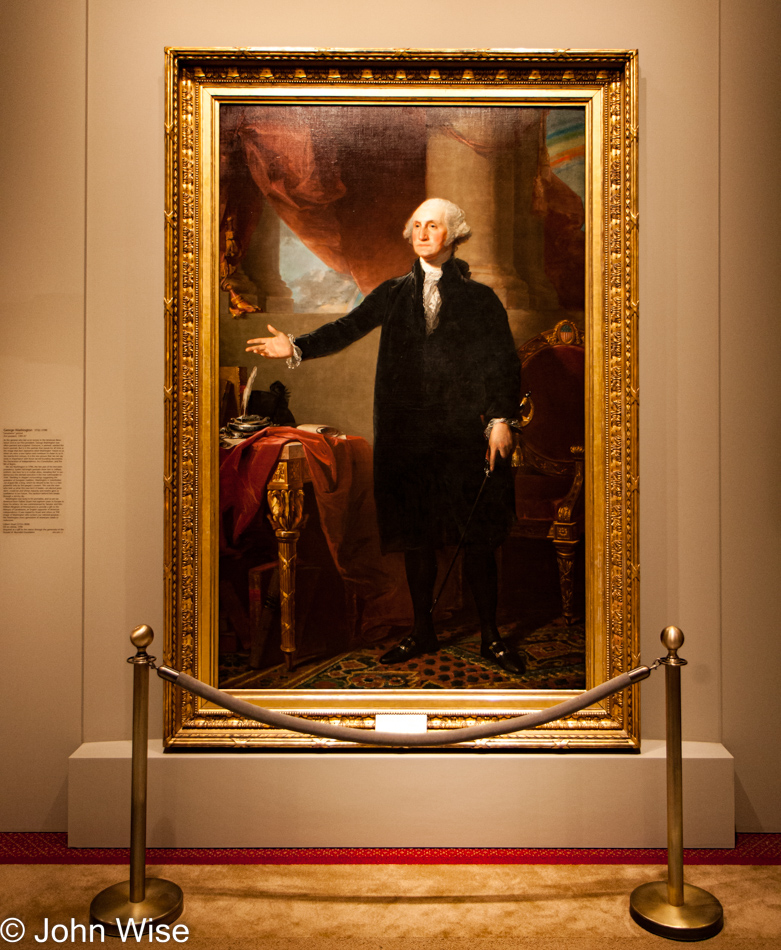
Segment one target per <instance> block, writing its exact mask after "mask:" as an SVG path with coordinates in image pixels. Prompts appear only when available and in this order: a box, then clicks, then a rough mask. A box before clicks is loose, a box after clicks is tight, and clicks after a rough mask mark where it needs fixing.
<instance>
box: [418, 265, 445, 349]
mask: <svg viewBox="0 0 781 950" xmlns="http://www.w3.org/2000/svg"><path fill="white" fill-rule="evenodd" d="M420 266H421V267H422V268H423V310H424V312H425V314H426V336H430V335H431V334H432V333H433V332H434V330H436V328H437V327H438V326H439V308H440V307H441V306H442V298H441V297H440V296H439V287H438V286H437V285H438V283H439V278H440V277H441V276H442V268H441V267H434V265H433V264H428V263H427V262H426V261H424V260H423V258H422V257H421V258H420Z"/></svg>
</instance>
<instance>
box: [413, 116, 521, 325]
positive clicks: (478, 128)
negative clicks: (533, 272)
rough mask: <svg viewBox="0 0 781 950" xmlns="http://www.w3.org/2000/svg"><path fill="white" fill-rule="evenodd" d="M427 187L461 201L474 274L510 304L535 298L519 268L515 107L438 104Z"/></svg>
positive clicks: (509, 306)
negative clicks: (446, 106)
mask: <svg viewBox="0 0 781 950" xmlns="http://www.w3.org/2000/svg"><path fill="white" fill-rule="evenodd" d="M432 115H434V116H436V118H437V120H438V122H437V124H436V125H432V126H430V128H429V135H428V145H427V154H426V192H427V195H428V197H430V198H447V199H449V200H450V201H454V202H455V203H456V204H457V205H460V206H461V207H462V208H463V209H464V211H465V212H466V218H467V221H468V222H469V224H470V226H471V228H472V237H471V238H470V239H469V242H468V244H467V245H466V248H465V250H464V255H463V256H464V258H465V259H466V260H468V261H469V266H470V268H471V271H472V277H473V278H474V279H475V280H478V281H480V282H481V283H484V284H488V286H489V287H492V288H493V289H494V290H495V291H496V293H497V295H498V296H499V298H500V300H501V301H502V303H503V304H504V305H505V307H506V308H507V309H508V310H516V309H519V308H525V307H527V306H528V304H529V294H528V289H527V287H526V284H525V282H524V281H523V280H521V278H520V277H519V276H518V273H517V271H516V269H515V260H514V252H513V243H514V232H515V221H514V219H515V213H516V200H515V181H516V173H515V165H516V149H515V135H516V133H515V110H504V109H497V110H494V109H488V108H486V109H452V110H447V111H445V110H439V109H437V110H432Z"/></svg>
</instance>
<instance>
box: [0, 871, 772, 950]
mask: <svg viewBox="0 0 781 950" xmlns="http://www.w3.org/2000/svg"><path fill="white" fill-rule="evenodd" d="M665 872H666V868H661V867H659V866H650V867H649V866H641V867H637V866H626V865H613V866H611V865H575V866H566V865H558V866H547V865H526V866H518V865H514V866H508V865H457V866H453V865H447V866H444V865H423V866H421V865H418V866H408V865H406V866H405V865H371V866H366V865H360V866H359V865H335V866H323V865H296V866H268V865H266V866H257V865H253V866H247V865H239V866H229V867H225V866H222V867H211V866H193V865H184V866H182V865H179V866H176V865H168V866H165V867H150V868H148V874H149V875H150V876H157V877H163V878H167V879H169V880H172V881H175V882H176V883H177V884H179V886H180V887H181V888H182V890H183V891H184V895H185V910H184V914H183V915H182V917H181V918H180V921H179V922H180V923H183V924H186V926H187V927H188V930H189V934H190V936H189V939H188V940H187V942H186V943H179V944H176V943H174V942H173V941H170V942H169V943H168V944H167V945H166V946H167V947H169V948H171V947H175V946H185V947H189V948H193V950H201V948H209V950H223V948H226V950H227V948H231V950H233V948H236V950H242V948H254V950H283V948H284V950H287V948H290V950H299V948H305V947H306V948H323V950H397V948H398V950H400V948H404V950H416V948H419V947H420V948H429V947H431V948H442V950H444V948H449V950H450V948H456V950H461V948H471V947H476V948H489V947H490V948H496V950H505V948H507V950H509V948H514V950H516V948H522V950H525V948H534V950H570V948H577V950H613V948H623V947H628V948H630V950H634V948H637V950H640V948H644V947H664V946H671V945H672V944H671V942H670V941H665V940H663V939H661V938H659V937H654V936H652V935H651V934H648V933H646V932H645V931H644V930H642V929H641V928H639V927H638V926H637V925H636V924H635V923H634V922H633V921H632V919H631V918H630V916H629V912H628V903H629V894H630V893H631V891H632V890H633V888H634V887H636V886H637V885H638V884H642V883H645V882H646V881H653V880H658V879H661V878H663V877H664V875H665ZM126 879H127V868H126V867H122V866H117V865H87V866H81V867H79V866H62V865H6V866H3V867H0V887H1V893H2V895H3V897H2V904H3V912H2V917H0V919H5V918H7V917H11V916H13V917H17V918H19V919H20V920H22V921H23V922H24V924H25V926H26V928H27V932H26V934H25V936H24V937H23V938H22V940H21V941H19V942H16V943H15V944H13V945H15V946H17V947H41V946H47V947H55V946H72V944H71V943H70V940H68V941H67V942H65V943H55V942H53V941H51V940H49V941H47V942H46V943H45V944H44V943H41V942H36V940H35V939H34V935H35V934H39V935H40V934H41V933H42V932H43V921H44V918H46V917H48V919H49V926H50V927H52V926H53V925H54V924H57V923H63V924H66V925H68V926H69V925H70V921H71V918H74V919H75V920H76V922H77V923H79V922H82V923H86V922H87V919H88V912H89V904H90V901H91V900H92V898H93V897H94V896H95V895H96V894H97V893H98V892H99V891H101V890H102V889H103V888H104V887H107V886H109V885H111V884H114V883H117V882H118V881H121V880H126ZM686 880H687V882H688V883H691V884H696V885H698V886H700V887H704V888H705V889H706V890H708V891H710V892H711V893H712V894H714V895H715V896H716V897H718V899H719V900H720V901H721V903H722V904H723V906H724V915H725V927H724V930H723V931H722V933H721V934H719V935H718V936H716V937H714V938H712V939H711V940H709V941H707V942H706V943H705V944H703V945H707V946H709V947H711V946H712V947H713V948H714V950H722V948H736V950H738V948H740V950H744V948H745V950H770V948H773V950H781V867H755V866H752V867H745V866H744V867H739V866H738V867H735V866H718V867H717V866H693V867H689V868H687V869H686ZM58 933H61V932H58ZM77 934H78V932H77ZM129 942H130V941H129ZM80 943H81V940H77V945H79V944H80ZM132 944H134V945H139V944H136V942H135V940H133V941H132ZM11 945H12V944H9V943H5V944H3V942H2V939H0V948H1V947H2V946H11ZM106 945H109V946H120V945H122V944H121V941H120V940H119V939H118V938H110V937H106ZM140 945H141V946H147V947H149V946H153V945H155V944H150V943H149V942H148V940H147V939H146V938H144V939H143V940H142V942H141V944H140Z"/></svg>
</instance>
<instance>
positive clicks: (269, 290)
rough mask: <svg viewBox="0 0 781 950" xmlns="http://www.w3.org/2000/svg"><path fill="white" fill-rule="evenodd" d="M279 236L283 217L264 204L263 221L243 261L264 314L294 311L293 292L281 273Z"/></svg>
mask: <svg viewBox="0 0 781 950" xmlns="http://www.w3.org/2000/svg"><path fill="white" fill-rule="evenodd" d="M279 236H280V224H279V217H278V216H277V213H276V211H274V209H273V208H272V207H271V205H270V204H269V202H268V201H264V202H263V211H262V213H261V215H260V221H259V222H258V226H257V228H256V229H255V233H254V234H253V235H252V237H251V239H250V242H249V247H248V248H247V253H246V254H245V255H244V260H243V261H242V270H243V271H244V273H245V274H246V275H247V277H249V279H250V280H251V281H252V282H253V284H254V285H255V287H256V288H257V295H258V305H259V306H260V307H261V308H262V309H263V312H264V313H290V312H292V310H293V292H292V291H291V290H290V288H289V287H288V285H287V284H286V283H285V282H284V280H282V277H281V276H280V273H279Z"/></svg>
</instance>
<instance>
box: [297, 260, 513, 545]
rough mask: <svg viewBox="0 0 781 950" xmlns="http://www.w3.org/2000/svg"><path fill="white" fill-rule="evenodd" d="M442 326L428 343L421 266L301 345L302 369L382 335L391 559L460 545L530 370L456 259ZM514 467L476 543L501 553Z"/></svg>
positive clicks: (377, 389) (499, 478)
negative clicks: (494, 423) (492, 425)
mask: <svg viewBox="0 0 781 950" xmlns="http://www.w3.org/2000/svg"><path fill="white" fill-rule="evenodd" d="M438 286H439V293H440V296H441V298H442V306H441V308H440V311H439V325H438V326H437V328H436V329H435V330H434V331H433V332H432V333H431V334H430V335H429V336H427V335H426V323H425V317H424V311H423V272H422V268H421V266H420V262H419V261H416V262H415V265H414V267H413V269H412V271H411V272H410V273H409V274H406V275H405V276H404V277H397V278H394V279H393V280H387V281H385V282H384V283H383V284H380V286H379V287H377V288H376V289H375V290H373V291H372V292H371V293H370V294H369V295H368V297H366V299H365V300H364V301H363V302H362V303H361V304H359V306H358V307H356V308H355V310H353V311H352V312H350V313H348V314H347V315H346V316H344V317H342V318H341V319H339V320H335V321H334V322H333V323H328V324H325V325H324V326H322V327H319V328H318V329H317V330H315V331H313V332H312V333H307V334H306V335H304V336H300V337H297V338H296V345H297V346H298V347H299V348H300V349H301V354H302V357H303V358H304V359H314V358H317V357H321V356H328V355H330V354H331V353H336V352H338V351H339V350H342V349H344V348H345V347H346V346H349V345H350V344H351V343H354V342H355V341H356V340H358V339H360V338H361V337H362V336H365V335H366V334H367V333H369V332H370V331H371V330H373V329H374V328H375V327H377V326H380V327H382V331H381V337H380V348H379V353H378V356H377V373H376V377H375V385H374V493H375V499H376V503H377V518H378V523H379V528H380V538H381V541H382V545H383V549H384V550H385V551H406V550H409V549H410V548H416V547H420V546H423V545H426V544H433V545H434V546H440V545H443V544H450V543H454V542H456V541H457V540H458V537H459V536H460V534H461V532H462V531H463V529H464V526H465V524H466V519H467V517H468V515H469V512H470V510H471V508H472V504H473V502H474V499H475V498H476V496H477V493H478V491H479V489H480V484H481V482H482V480H483V466H484V462H485V453H486V441H485V437H484V435H483V430H484V428H485V424H486V423H487V421H488V420H489V419H492V418H496V417H509V418H513V417H515V416H516V415H517V412H518V406H519V402H520V363H519V360H518V356H517V354H516V352H515V345H514V343H513V339H512V335H511V333H510V327H509V324H508V322H507V313H506V312H505V309H504V307H503V306H502V304H501V302H500V301H499V298H498V297H497V296H496V294H495V293H494V292H493V291H492V290H491V289H490V288H489V287H486V286H485V285H484V284H478V283H477V282H476V281H473V280H471V279H470V278H469V268H468V266H467V265H466V263H465V262H464V261H461V260H457V259H455V258H452V259H451V260H449V261H448V262H447V263H446V264H445V265H444V266H443V268H442V277H441V279H440V281H439V285H438ZM513 510H514V504H513V482H512V477H511V472H510V471H509V467H508V466H507V465H506V464H505V465H504V466H499V467H498V468H497V471H495V472H494V474H493V475H492V477H491V479H490V481H489V483H488V486H487V488H486V490H485V491H484V493H483V497H482V500H481V504H480V506H479V508H478V510H476V512H475V515H474V517H473V519H472V524H470V528H469V534H468V536H467V539H466V540H467V543H487V544H491V545H495V544H498V543H499V542H501V541H502V540H503V538H504V537H505V535H506V533H507V530H508V528H509V525H510V523H511V520H512V517H513Z"/></svg>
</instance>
